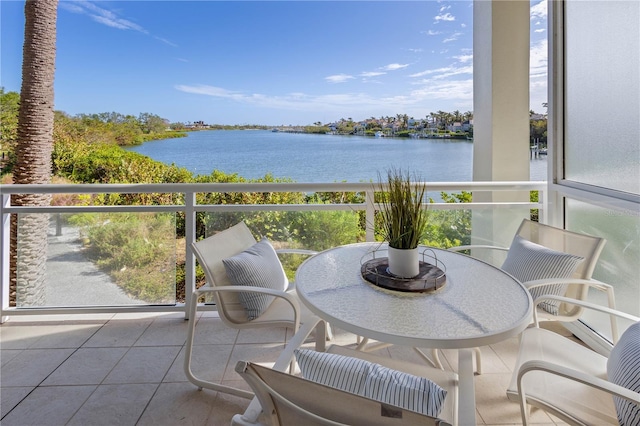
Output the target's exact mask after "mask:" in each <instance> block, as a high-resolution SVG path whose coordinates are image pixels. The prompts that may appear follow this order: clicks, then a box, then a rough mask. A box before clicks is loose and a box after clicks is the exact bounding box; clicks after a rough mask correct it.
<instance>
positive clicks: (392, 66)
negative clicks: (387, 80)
mask: <svg viewBox="0 0 640 426" xmlns="http://www.w3.org/2000/svg"><path fill="white" fill-rule="evenodd" d="M408 66H409V64H389V65H385V66H384V67H382V68H380V69H382V70H385V71H396V70H400V69H402V68H406V67H408Z"/></svg>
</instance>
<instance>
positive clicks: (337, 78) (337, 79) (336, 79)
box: [324, 74, 355, 83]
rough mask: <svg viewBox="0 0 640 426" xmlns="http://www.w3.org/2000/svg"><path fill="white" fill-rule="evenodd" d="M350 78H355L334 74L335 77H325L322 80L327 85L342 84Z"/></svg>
mask: <svg viewBox="0 0 640 426" xmlns="http://www.w3.org/2000/svg"><path fill="white" fill-rule="evenodd" d="M352 78H355V77H354V76H352V75H349V74H335V75H330V76H327V77H325V78H324V79H325V80H327V81H328V82H329V83H344V82H346V81H348V80H351V79H352Z"/></svg>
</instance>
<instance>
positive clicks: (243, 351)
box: [223, 343, 284, 380]
mask: <svg viewBox="0 0 640 426" xmlns="http://www.w3.org/2000/svg"><path fill="white" fill-rule="evenodd" d="M283 349H284V344H278V343H269V344H245V345H235V346H234V348H233V352H232V353H231V357H230V359H229V363H228V364H227V368H226V369H225V372H224V377H223V380H242V378H240V376H238V373H236V372H235V367H236V364H237V363H238V361H251V362H255V363H258V364H261V365H266V366H268V367H272V366H273V364H274V362H275V360H276V359H277V358H278V355H280V353H281V352H282V350H283Z"/></svg>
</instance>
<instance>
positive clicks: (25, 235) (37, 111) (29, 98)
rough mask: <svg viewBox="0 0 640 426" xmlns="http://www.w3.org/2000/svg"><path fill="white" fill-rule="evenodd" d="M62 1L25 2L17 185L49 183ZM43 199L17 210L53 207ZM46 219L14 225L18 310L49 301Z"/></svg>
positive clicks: (17, 200) (29, 218) (27, 198)
mask: <svg viewBox="0 0 640 426" xmlns="http://www.w3.org/2000/svg"><path fill="white" fill-rule="evenodd" d="M57 8H58V0H27V1H26V2H25V7H24V11H25V31H24V46H23V51H22V87H21V89H20V112H19V115H18V140H17V144H16V166H15V168H14V173H13V182H14V183H15V184H47V183H49V182H50V181H51V152H52V150H53V99H54V96H53V81H54V74H55V58H56V21H57ZM50 202H51V197H50V196H49V195H46V194H44V195H42V194H16V195H14V196H13V199H12V203H13V204H14V205H17V206H42V205H49V204H50ZM48 225H49V217H48V215H47V214H34V213H23V214H20V217H16V215H13V217H12V221H11V228H12V229H11V231H12V238H11V280H12V283H14V285H15V287H14V288H13V289H12V292H11V293H12V294H15V301H13V302H14V303H12V304H15V305H18V306H38V305H42V304H43V303H44V302H45V300H44V298H45V285H44V283H45V272H46V271H45V265H46V256H47V230H48Z"/></svg>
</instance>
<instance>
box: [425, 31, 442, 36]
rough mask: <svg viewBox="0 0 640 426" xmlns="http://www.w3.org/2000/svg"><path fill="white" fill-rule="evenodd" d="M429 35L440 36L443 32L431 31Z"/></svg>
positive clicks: (428, 32)
mask: <svg viewBox="0 0 640 426" xmlns="http://www.w3.org/2000/svg"><path fill="white" fill-rule="evenodd" d="M427 34H429V35H430V36H434V35H440V34H442V31H434V30H429V31H427Z"/></svg>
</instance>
